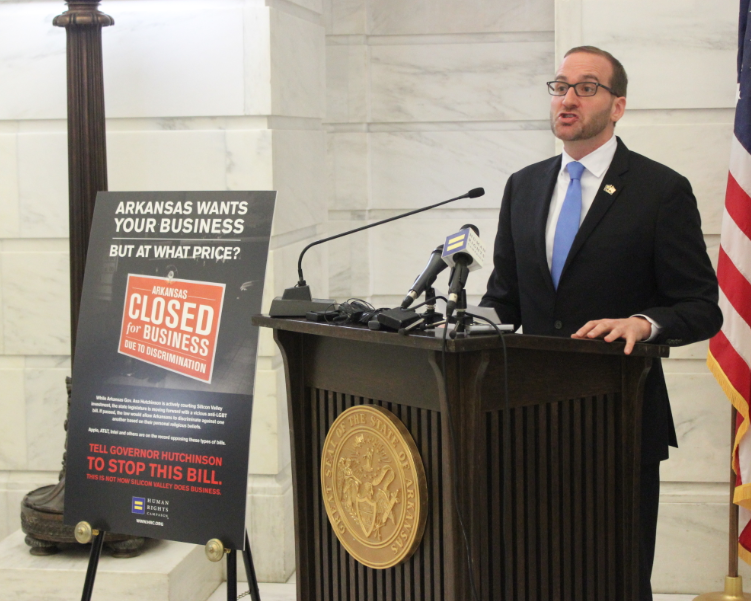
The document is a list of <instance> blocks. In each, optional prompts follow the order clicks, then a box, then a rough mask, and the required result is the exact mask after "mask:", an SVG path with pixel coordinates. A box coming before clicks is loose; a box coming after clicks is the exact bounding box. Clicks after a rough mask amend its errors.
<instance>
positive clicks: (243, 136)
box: [225, 130, 274, 190]
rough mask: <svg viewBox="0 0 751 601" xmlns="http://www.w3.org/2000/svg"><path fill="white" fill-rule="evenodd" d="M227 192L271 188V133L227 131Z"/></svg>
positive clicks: (272, 183)
mask: <svg viewBox="0 0 751 601" xmlns="http://www.w3.org/2000/svg"><path fill="white" fill-rule="evenodd" d="M225 136H226V145H227V158H226V165H227V189H228V190H271V189H273V187H274V169H273V165H272V147H271V140H272V133H271V131H270V130H240V131H237V130H227V132H226V134H225Z"/></svg>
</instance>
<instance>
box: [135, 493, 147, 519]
mask: <svg viewBox="0 0 751 601" xmlns="http://www.w3.org/2000/svg"><path fill="white" fill-rule="evenodd" d="M131 513H140V514H141V515H143V514H144V513H146V499H144V498H143V497H133V506H132V507H131Z"/></svg>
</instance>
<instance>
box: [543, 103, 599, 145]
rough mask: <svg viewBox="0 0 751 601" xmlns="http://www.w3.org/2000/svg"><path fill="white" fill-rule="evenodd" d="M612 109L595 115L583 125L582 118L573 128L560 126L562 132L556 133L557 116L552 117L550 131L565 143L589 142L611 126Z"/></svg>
mask: <svg viewBox="0 0 751 601" xmlns="http://www.w3.org/2000/svg"><path fill="white" fill-rule="evenodd" d="M610 109H611V107H608V108H606V109H603V110H602V111H600V112H599V113H594V114H593V115H591V117H590V119H589V121H588V122H586V123H583V121H582V120H581V118H580V119H579V121H578V122H577V123H576V124H575V125H573V126H570V125H566V126H559V128H560V132H559V131H556V123H555V116H554V115H551V118H550V129H551V131H552V132H553V135H554V136H555V137H556V138H559V139H561V140H564V141H565V142H576V141H578V140H589V139H591V138H594V137H595V136H597V135H598V134H600V133H602V131H603V130H604V129H605V128H606V127H607V126H608V125H609V124H610ZM561 134H562V135H561Z"/></svg>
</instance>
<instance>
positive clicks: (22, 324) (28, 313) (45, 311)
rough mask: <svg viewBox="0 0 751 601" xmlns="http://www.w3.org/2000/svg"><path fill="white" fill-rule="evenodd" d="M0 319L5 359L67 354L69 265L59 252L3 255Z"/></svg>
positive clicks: (9, 253)
mask: <svg viewBox="0 0 751 601" xmlns="http://www.w3.org/2000/svg"><path fill="white" fill-rule="evenodd" d="M0 260H1V261H2V274H3V279H2V285H3V291H2V319H3V334H4V337H5V345H4V350H5V353H6V354H9V355H68V354H69V353H70V300H69V295H68V290H69V286H70V283H69V278H70V275H69V273H70V271H69V270H70V265H69V263H68V254H67V253H62V252H4V253H3V254H2V256H1V257H0Z"/></svg>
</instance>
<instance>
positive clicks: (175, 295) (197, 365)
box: [118, 274, 224, 383]
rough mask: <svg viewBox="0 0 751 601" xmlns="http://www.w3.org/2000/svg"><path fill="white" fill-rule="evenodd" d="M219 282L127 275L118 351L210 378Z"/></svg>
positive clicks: (219, 301)
mask: <svg viewBox="0 0 751 601" xmlns="http://www.w3.org/2000/svg"><path fill="white" fill-rule="evenodd" d="M223 302H224V284H216V283H212V282H193V281H190V280H175V279H172V280H170V279H167V278H157V277H151V276H145V275H133V274H129V275H128V287H127V290H126V292H125V306H124V307H123V322H122V329H121V331H120V347H119V349H118V350H119V352H120V353H122V354H123V355H128V356H130V357H134V358H135V359H140V360H141V361H145V362H146V363H151V364H152V365H157V366H159V367H163V368H164V369H168V370H170V371H174V372H176V373H179V374H182V375H184V376H188V377H189V378H195V379H196V380H200V381H202V382H209V383H210V382H211V374H212V371H213V369H214V354H215V353H216V339H217V334H218V332H219V322H220V321H221V317H222V304H223Z"/></svg>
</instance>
